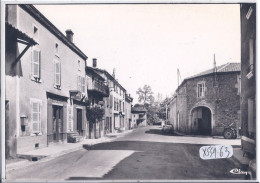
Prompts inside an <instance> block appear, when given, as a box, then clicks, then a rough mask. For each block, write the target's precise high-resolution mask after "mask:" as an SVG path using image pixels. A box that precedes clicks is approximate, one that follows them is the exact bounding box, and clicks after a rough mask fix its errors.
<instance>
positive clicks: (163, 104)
mask: <svg viewBox="0 0 260 183" xmlns="http://www.w3.org/2000/svg"><path fill="white" fill-rule="evenodd" d="M170 100H171V98H169V97H166V98H165V99H164V100H163V101H162V102H161V103H160V107H159V110H158V113H157V115H158V117H159V118H160V119H163V120H166V107H167V111H169V106H168V104H169V102H170Z"/></svg>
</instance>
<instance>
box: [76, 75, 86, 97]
mask: <svg viewBox="0 0 260 183" xmlns="http://www.w3.org/2000/svg"><path fill="white" fill-rule="evenodd" d="M77 83H78V90H79V91H80V92H82V93H86V78H85V77H82V76H78V78H77Z"/></svg>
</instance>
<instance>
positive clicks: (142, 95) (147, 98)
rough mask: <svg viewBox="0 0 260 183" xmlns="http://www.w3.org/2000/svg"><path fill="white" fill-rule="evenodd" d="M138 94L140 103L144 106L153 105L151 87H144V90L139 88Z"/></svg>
mask: <svg viewBox="0 0 260 183" xmlns="http://www.w3.org/2000/svg"><path fill="white" fill-rule="evenodd" d="M136 94H137V95H138V102H140V103H142V104H143V105H145V104H146V105H147V104H152V103H153V101H154V97H153V92H152V89H151V86H149V85H144V86H143V88H138V90H137V91H136Z"/></svg>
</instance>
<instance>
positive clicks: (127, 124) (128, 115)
mask: <svg viewBox="0 0 260 183" xmlns="http://www.w3.org/2000/svg"><path fill="white" fill-rule="evenodd" d="M132 102H133V98H132V97H131V96H130V94H127V93H126V94H125V129H126V130H130V129H131V128H132V126H131V123H132V113H131V108H132Z"/></svg>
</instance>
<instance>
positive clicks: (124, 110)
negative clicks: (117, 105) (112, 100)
mask: <svg viewBox="0 0 260 183" xmlns="http://www.w3.org/2000/svg"><path fill="white" fill-rule="evenodd" d="M123 112H125V103H124V102H123Z"/></svg>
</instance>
